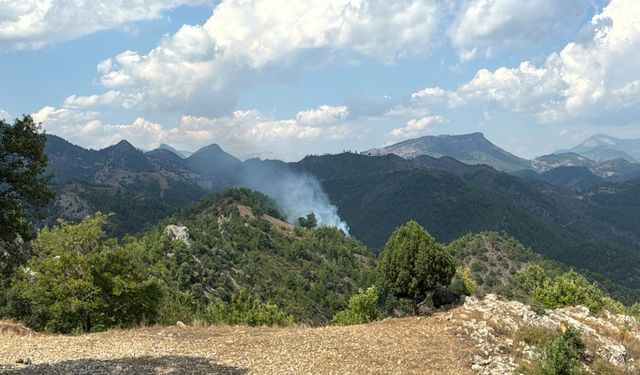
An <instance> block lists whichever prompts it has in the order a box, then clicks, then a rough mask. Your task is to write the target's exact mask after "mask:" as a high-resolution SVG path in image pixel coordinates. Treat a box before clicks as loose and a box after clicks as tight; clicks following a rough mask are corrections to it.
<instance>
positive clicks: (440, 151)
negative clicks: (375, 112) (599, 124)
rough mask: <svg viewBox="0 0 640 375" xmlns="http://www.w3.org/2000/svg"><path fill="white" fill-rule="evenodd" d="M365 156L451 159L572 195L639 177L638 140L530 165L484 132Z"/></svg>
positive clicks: (597, 140)
mask: <svg viewBox="0 0 640 375" xmlns="http://www.w3.org/2000/svg"><path fill="white" fill-rule="evenodd" d="M363 154H364V155H369V156H381V155H387V154H395V155H398V156H400V157H402V158H404V159H414V158H416V157H419V156H431V157H435V158H440V157H443V156H446V157H451V158H454V159H456V160H459V161H461V162H463V163H466V164H470V165H488V166H490V167H492V168H494V169H496V170H499V171H502V172H507V173H511V174H513V175H516V176H519V177H523V178H531V179H536V180H540V181H545V182H548V183H551V184H554V185H557V186H561V187H564V188H568V189H571V190H578V191H583V190H585V189H588V188H591V187H594V186H597V185H600V184H603V183H606V182H615V181H626V180H629V179H633V178H636V177H640V163H638V162H636V159H635V158H634V157H633V156H632V155H637V156H638V155H639V154H640V140H633V139H628V140H625V139H618V138H614V137H609V136H604V135H596V136H593V137H591V138H590V139H588V140H587V141H585V142H584V143H582V144H580V145H578V146H576V147H574V148H573V149H571V150H569V151H562V152H557V153H554V154H550V155H544V156H541V157H538V158H536V159H534V160H526V159H523V158H520V157H518V156H516V155H513V154H511V153H509V152H507V151H505V150H503V149H501V148H500V147H498V146H496V145H494V144H493V143H491V142H490V141H489V140H487V139H486V138H485V137H484V136H483V135H482V134H481V133H472V134H465V135H440V136H425V137H420V138H416V139H409V140H406V141H403V142H400V143H396V144H394V145H391V146H387V147H382V148H376V149H371V150H368V151H365V152H363Z"/></svg>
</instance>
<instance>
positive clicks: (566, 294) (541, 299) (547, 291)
mask: <svg viewBox="0 0 640 375" xmlns="http://www.w3.org/2000/svg"><path fill="white" fill-rule="evenodd" d="M531 298H532V299H533V300H534V301H536V302H538V303H540V304H541V305H543V306H544V307H546V308H551V309H555V308H558V307H564V306H573V305H584V306H586V307H588V308H589V310H591V311H599V310H601V309H602V308H603V307H604V305H605V304H604V302H605V301H604V298H605V295H604V294H603V293H602V291H600V290H599V289H598V288H597V287H596V286H595V285H594V284H591V283H590V282H589V281H588V280H587V279H586V278H585V277H584V276H582V275H580V274H579V273H577V272H575V271H573V270H571V271H569V272H566V273H564V274H562V275H560V276H557V277H555V278H553V279H547V280H545V281H544V282H543V283H542V285H541V286H538V287H536V288H535V289H534V290H533V292H532V294H531Z"/></svg>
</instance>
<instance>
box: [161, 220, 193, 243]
mask: <svg viewBox="0 0 640 375" xmlns="http://www.w3.org/2000/svg"><path fill="white" fill-rule="evenodd" d="M163 233H164V235H165V236H167V237H169V239H171V241H180V242H183V243H185V244H187V245H188V244H189V228H187V227H185V226H183V225H167V226H166V227H165V228H164V231H163Z"/></svg>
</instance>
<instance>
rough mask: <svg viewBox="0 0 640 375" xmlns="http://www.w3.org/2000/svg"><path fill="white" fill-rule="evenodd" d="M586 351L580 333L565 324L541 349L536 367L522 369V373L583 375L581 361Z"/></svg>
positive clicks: (532, 374)
mask: <svg viewBox="0 0 640 375" xmlns="http://www.w3.org/2000/svg"><path fill="white" fill-rule="evenodd" d="M584 351H585V344H584V342H583V341H582V339H581V337H580V334H579V333H578V331H577V330H576V329H575V328H573V327H571V326H568V325H567V324H566V323H564V322H563V323H562V324H561V325H560V329H559V330H558V332H557V333H556V335H555V337H553V339H552V340H551V341H550V342H547V343H546V344H543V345H542V347H541V348H540V349H539V353H538V358H536V360H535V363H534V366H532V367H530V368H521V369H520V372H523V373H525V374H531V375H534V374H535V375H574V374H582V373H583V371H582V368H581V363H580V359H581V357H582V356H583V355H584Z"/></svg>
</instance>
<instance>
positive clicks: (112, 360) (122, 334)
mask: <svg viewBox="0 0 640 375" xmlns="http://www.w3.org/2000/svg"><path fill="white" fill-rule="evenodd" d="M446 320H447V318H446V315H445V314H436V315H435V316H432V317H428V318H427V317H422V318H420V319H418V318H404V319H391V320H386V321H382V322H377V323H373V324H367V325H359V326H350V327H322V328H299V327H293V328H249V327H152V328H142V329H134V330H122V331H119V330H117V331H109V332H104V333H96V334H88V335H82V336H75V337H72V336H53V335H27V336H21V335H12V334H4V335H2V334H0V373H2V374H469V373H473V371H471V369H470V367H471V360H472V357H473V352H474V347H473V343H470V342H468V341H465V340H463V339H462V338H460V337H456V333H455V327H454V326H452V325H451V324H446ZM443 323H444V324H443ZM19 359H30V360H31V361H32V364H31V365H28V366H25V365H18V364H16V361H18V360H19Z"/></svg>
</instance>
